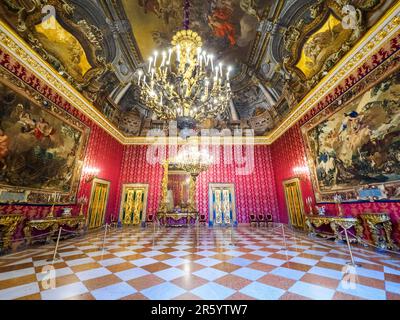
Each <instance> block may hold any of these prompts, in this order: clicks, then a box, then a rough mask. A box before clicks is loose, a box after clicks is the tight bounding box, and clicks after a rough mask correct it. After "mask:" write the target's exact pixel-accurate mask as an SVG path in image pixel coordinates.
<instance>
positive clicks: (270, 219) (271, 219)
mask: <svg viewBox="0 0 400 320" xmlns="http://www.w3.org/2000/svg"><path fill="white" fill-rule="evenodd" d="M272 222H273V217H272V214H271V213H267V214H266V215H265V223H266V224H267V227H268V226H269V224H270V223H272Z"/></svg>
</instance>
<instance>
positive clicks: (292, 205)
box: [283, 178, 304, 229]
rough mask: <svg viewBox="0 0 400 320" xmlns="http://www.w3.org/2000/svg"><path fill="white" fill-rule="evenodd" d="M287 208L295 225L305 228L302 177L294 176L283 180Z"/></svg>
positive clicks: (291, 221) (292, 223)
mask: <svg viewBox="0 0 400 320" xmlns="http://www.w3.org/2000/svg"><path fill="white" fill-rule="evenodd" d="M283 188H284V190H285V200H286V208H287V211H288V214H289V221H290V224H291V225H292V226H293V227H296V228H302V229H304V206H303V197H302V195H301V189H300V179H299V178H294V179H290V180H286V181H284V182H283Z"/></svg>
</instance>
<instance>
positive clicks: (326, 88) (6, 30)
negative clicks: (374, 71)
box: [0, 2, 400, 145]
mask: <svg viewBox="0 0 400 320" xmlns="http://www.w3.org/2000/svg"><path fill="white" fill-rule="evenodd" d="M399 15H400V3H399V2H398V3H396V4H395V5H394V6H393V7H392V8H391V9H390V10H389V11H388V12H387V13H386V14H385V16H384V17H382V18H381V19H380V21H379V23H377V24H376V25H375V26H374V27H373V28H371V29H370V30H369V31H368V32H367V33H366V34H365V35H364V36H363V38H362V39H361V40H360V41H359V42H358V43H357V44H356V46H355V47H353V49H352V50H350V51H349V52H348V53H347V54H346V55H345V56H344V57H343V58H342V59H341V60H340V62H339V63H338V64H337V65H336V66H335V67H334V68H333V69H331V70H330V72H329V73H328V75H326V76H325V77H324V78H323V79H322V80H321V81H320V83H319V84H318V85H317V86H316V87H315V88H314V89H313V90H311V91H310V92H309V93H308V94H307V95H306V96H305V97H304V98H303V99H302V101H301V103H300V104H299V105H298V106H297V107H296V108H295V109H294V110H292V111H291V112H290V114H289V115H288V116H287V117H286V118H285V119H284V120H283V122H282V123H281V124H280V125H279V126H278V127H277V128H276V129H275V130H273V131H272V132H271V133H270V134H268V135H266V136H257V137H254V139H253V141H252V142H250V141H251V140H250V139H248V138H247V139H246V138H245V137H244V138H241V137H233V138H232V137H230V138H229V139H230V140H229V141H231V142H230V143H232V144H249V143H254V144H255V145H269V144H271V143H273V142H274V141H275V140H276V139H278V138H279V137H280V136H281V135H282V134H283V133H284V132H285V131H286V130H288V129H289V128H290V127H292V126H293V125H294V124H295V123H296V122H297V121H299V120H300V119H301V118H302V117H303V116H304V115H305V114H306V113H307V112H308V111H310V110H311V109H312V108H313V107H314V106H315V105H316V104H317V103H318V101H319V100H320V99H321V98H323V97H324V96H325V95H326V94H328V93H329V92H330V91H331V90H332V89H334V87H335V86H336V85H337V84H338V83H339V82H340V81H341V80H342V79H344V78H345V77H346V76H348V75H350V74H351V73H352V72H354V71H355V70H357V68H358V67H359V66H360V65H361V64H362V63H363V62H364V61H365V60H366V59H368V58H369V57H370V56H371V55H372V54H374V53H375V52H376V51H377V49H379V48H380V46H382V44H383V43H385V42H386V41H388V40H389V39H390V38H391V37H392V36H393V34H394V33H395V32H396V31H398V30H399V25H400V17H399ZM0 46H2V47H3V48H4V49H5V50H6V51H8V52H9V53H10V54H11V55H12V56H13V57H14V58H15V59H16V60H18V61H19V63H21V65H23V66H25V67H26V68H28V69H30V70H31V71H32V72H34V74H35V75H37V76H38V77H39V78H40V79H42V80H43V81H44V82H45V83H46V84H48V85H49V86H50V87H51V88H53V89H54V90H55V91H56V92H57V93H59V94H60V95H61V96H62V97H63V98H65V100H66V101H68V102H69V103H71V105H73V106H74V107H75V108H76V109H78V110H79V111H80V112H82V113H83V114H84V115H85V116H87V117H88V118H89V119H91V120H92V121H94V122H95V123H96V124H97V125H98V126H100V127H101V128H102V129H104V130H105V131H106V132H107V133H109V134H110V135H111V136H112V137H113V138H115V139H116V140H117V141H118V142H120V143H121V144H124V145H143V144H152V143H160V142H161V141H165V142H166V143H173V142H175V141H177V142H178V144H184V143H187V142H188V141H186V140H182V139H180V138H178V139H177V138H166V140H161V139H160V138H158V140H157V141H155V139H154V138H153V139H151V138H148V137H127V136H125V135H123V134H122V133H121V132H120V131H119V130H118V129H117V128H116V127H115V126H114V125H113V124H112V123H111V122H110V121H109V120H108V119H107V118H106V117H105V116H104V115H103V114H102V113H101V112H100V111H99V110H97V109H96V108H95V107H94V106H93V104H91V102H89V101H88V100H87V99H86V98H84V97H83V95H82V94H81V93H79V92H78V91H77V90H76V89H75V88H73V87H72V85H71V84H69V83H68V82H67V81H66V80H65V79H64V78H63V77H62V76H61V75H60V74H58V73H57V71H55V70H54V69H53V68H52V67H51V66H50V65H49V64H48V63H46V62H44V61H43V59H42V58H41V57H40V56H39V55H38V54H37V53H36V52H35V51H33V50H32V49H31V48H30V47H29V46H28V45H27V44H26V43H25V41H24V40H22V39H21V38H20V37H19V36H18V35H17V34H16V33H15V32H14V31H13V30H12V29H11V28H10V27H9V26H8V25H7V24H6V23H5V22H4V21H3V20H0ZM189 141H190V142H193V143H195V142H196V141H197V142H201V138H200V137H196V138H192V139H190V140H189ZM218 141H219V142H218ZM226 141H227V140H225V142H226ZM221 142H222V143H223V142H224V140H223V138H215V137H214V138H212V139H210V143H211V144H218V143H221Z"/></svg>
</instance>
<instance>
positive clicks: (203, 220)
mask: <svg viewBox="0 0 400 320" xmlns="http://www.w3.org/2000/svg"><path fill="white" fill-rule="evenodd" d="M199 223H200V224H201V223H204V224H207V215H205V214H204V213H200V214H199Z"/></svg>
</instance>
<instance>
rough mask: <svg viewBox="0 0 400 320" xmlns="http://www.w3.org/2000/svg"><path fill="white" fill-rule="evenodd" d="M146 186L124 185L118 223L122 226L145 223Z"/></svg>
mask: <svg viewBox="0 0 400 320" xmlns="http://www.w3.org/2000/svg"><path fill="white" fill-rule="evenodd" d="M147 190H148V186H147V185H141V184H129V185H124V187H123V190H122V200H121V212H120V221H121V223H122V224H124V225H138V224H139V223H140V222H141V221H146V204H147Z"/></svg>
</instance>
